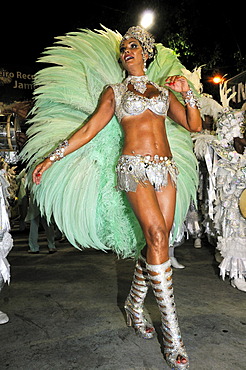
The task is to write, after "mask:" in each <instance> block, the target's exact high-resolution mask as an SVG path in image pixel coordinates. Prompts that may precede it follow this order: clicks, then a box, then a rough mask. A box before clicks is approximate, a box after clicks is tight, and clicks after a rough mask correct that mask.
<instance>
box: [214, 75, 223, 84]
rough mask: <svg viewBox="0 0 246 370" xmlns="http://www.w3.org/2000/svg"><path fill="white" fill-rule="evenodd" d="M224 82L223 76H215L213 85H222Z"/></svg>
mask: <svg viewBox="0 0 246 370" xmlns="http://www.w3.org/2000/svg"><path fill="white" fill-rule="evenodd" d="M222 81H223V78H222V77H221V76H214V78H213V83H215V84H220V83H221V82H222Z"/></svg>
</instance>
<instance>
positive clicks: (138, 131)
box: [121, 110, 172, 157]
mask: <svg viewBox="0 0 246 370" xmlns="http://www.w3.org/2000/svg"><path fill="white" fill-rule="evenodd" d="M121 125H122V128H123V131H124V146H123V150H122V154H124V155H137V154H140V155H143V156H144V155H150V156H154V155H156V154H157V155H159V156H163V157H171V156H172V153H171V149H170V146H169V143H168V140H167V134H166V128H165V117H164V116H158V115H157V114H155V113H153V112H151V111H150V110H146V111H145V112H143V113H142V114H139V115H137V116H127V117H124V118H123V119H122V121H121Z"/></svg>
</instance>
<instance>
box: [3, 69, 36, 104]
mask: <svg viewBox="0 0 246 370" xmlns="http://www.w3.org/2000/svg"><path fill="white" fill-rule="evenodd" d="M34 73H35V72H34V71H30V69H29V68H25V67H24V68H14V67H13V68H5V67H1V66H0V101H1V102H3V103H5V104H10V103H12V102H13V101H23V100H30V99H32V93H33V89H34V86H33V77H34Z"/></svg>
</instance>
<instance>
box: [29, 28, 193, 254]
mask: <svg viewBox="0 0 246 370" xmlns="http://www.w3.org/2000/svg"><path fill="white" fill-rule="evenodd" d="M120 40H121V35H120V34H119V33H117V32H113V31H111V30H109V29H106V28H105V27H104V28H103V30H100V31H90V30H80V31H78V32H72V33H68V34H67V35H65V36H63V37H59V38H58V41H57V42H56V44H55V46H54V47H51V48H49V49H47V50H46V51H45V53H44V56H43V57H41V58H40V61H41V62H43V63H51V64H54V65H53V66H51V67H48V68H45V69H43V70H41V71H39V72H38V73H37V74H36V76H35V87H36V88H35V92H34V95H35V105H34V109H33V111H32V114H33V118H32V119H30V120H29V124H32V126H31V127H30V128H29V129H28V131H27V133H28V136H29V140H28V142H27V144H26V145H25V147H24V149H23V151H22V158H23V160H25V161H28V169H29V172H28V179H29V185H30V186H32V191H33V192H34V195H35V198H36V199H37V202H38V204H39V206H40V208H41V212H42V213H44V214H45V215H46V217H47V218H48V220H51V219H52V218H54V220H55V222H56V224H57V225H58V227H59V228H60V229H61V230H62V231H63V232H64V233H65V235H66V237H67V238H68V240H69V241H70V243H71V244H73V245H74V246H75V247H78V248H81V247H83V248H84V247H93V248H98V249H101V250H104V251H106V250H113V251H114V252H116V253H117V255H118V256H120V257H123V258H124V257H132V256H137V255H138V253H139V251H140V250H141V248H142V247H143V246H144V244H145V241H144V237H143V234H142V231H141V228H140V226H139V224H138V221H137V220H136V218H135V216H134V214H133V211H132V210H131V208H130V206H129V205H128V203H127V200H126V196H125V194H124V193H122V192H118V191H116V190H115V185H116V173H115V166H116V163H117V160H118V157H119V155H120V150H121V147H122V131H121V127H120V125H119V123H118V121H117V119H116V117H115V116H114V117H113V118H112V120H111V121H110V122H109V124H108V125H107V126H106V127H105V128H104V129H103V130H102V131H101V132H100V133H99V134H98V135H97V136H96V137H95V138H94V139H93V140H91V141H90V142H89V143H88V144H86V145H85V146H83V147H82V148H80V149H78V150H77V151H75V152H73V153H71V154H69V155H68V156H66V157H65V158H63V159H62V160H61V161H58V162H56V163H54V164H53V165H52V167H50V168H49V170H48V171H46V172H45V173H44V174H43V176H42V181H41V184H40V185H38V186H37V185H32V182H31V174H32V171H33V169H34V167H35V165H36V164H37V163H39V162H41V161H42V160H43V158H44V157H46V156H47V155H48V154H49V153H51V152H52V151H53V150H54V149H55V148H56V147H57V145H58V144H59V143H60V142H61V141H63V140H64V139H65V138H68V137H69V136H71V135H72V134H73V132H74V131H76V130H77V129H78V128H79V127H81V126H82V125H83V124H84V123H85V122H86V121H87V120H88V118H89V117H90V115H91V114H92V113H93V112H94V110H95V109H96V106H97V104H98V100H99V97H100V94H101V93H102V91H103V89H104V87H105V85H107V84H112V83H118V82H121V81H122V79H123V72H122V70H121V68H120V66H119V64H118V58H119V43H120ZM157 47H158V57H157V58H156V61H155V62H153V63H152V64H151V66H150V69H149V72H148V75H149V77H150V79H151V80H153V81H155V82H157V83H159V84H163V83H164V80H165V79H166V78H167V76H168V75H174V74H181V68H183V66H182V65H181V64H180V63H179V61H178V60H177V58H176V57H175V56H174V54H173V53H172V52H171V51H170V50H169V49H166V48H164V47H163V46H162V45H157ZM179 133H180V135H179ZM168 136H169V140H170V144H171V147H172V151H173V155H174V157H175V160H176V161H177V164H178V166H179V170H180V176H179V182H178V193H180V196H179V195H178V199H177V211H176V218H175V225H176V226H175V232H174V235H176V234H177V232H178V226H179V225H180V223H182V222H183V219H184V218H185V215H186V211H187V209H188V206H189V203H190V199H191V196H193V195H194V193H195V186H196V163H195V160H194V157H193V155H192V143H191V139H190V135H189V133H188V132H186V131H185V130H184V129H182V128H180V127H178V126H177V125H176V124H171V123H170V122H168ZM179 137H180V138H179Z"/></svg>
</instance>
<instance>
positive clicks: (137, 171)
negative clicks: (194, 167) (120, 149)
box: [116, 155, 178, 192]
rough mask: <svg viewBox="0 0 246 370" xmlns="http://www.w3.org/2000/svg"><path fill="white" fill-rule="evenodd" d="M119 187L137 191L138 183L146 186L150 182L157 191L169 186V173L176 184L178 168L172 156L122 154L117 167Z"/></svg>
mask: <svg viewBox="0 0 246 370" xmlns="http://www.w3.org/2000/svg"><path fill="white" fill-rule="evenodd" d="M116 172H117V189H118V190H124V191H134V192H135V191H136V190H137V186H138V184H141V185H142V186H146V185H147V183H148V182H150V183H151V184H152V185H153V187H154V189H155V190H156V191H160V190H161V187H163V186H164V187H165V186H167V183H168V175H170V178H171V180H172V182H173V183H174V184H175V185H176V183H177V176H178V169H177V167H176V164H175V162H174V160H173V159H172V158H170V157H159V156H158V155H155V156H154V157H153V159H152V157H151V156H150V155H146V156H142V155H135V156H134V155H122V156H121V157H120V158H119V161H118V164H117V167H116Z"/></svg>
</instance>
